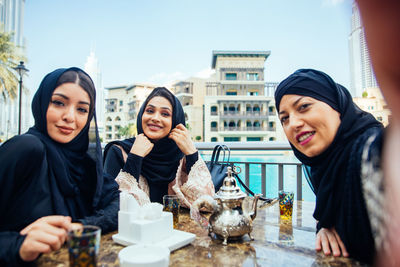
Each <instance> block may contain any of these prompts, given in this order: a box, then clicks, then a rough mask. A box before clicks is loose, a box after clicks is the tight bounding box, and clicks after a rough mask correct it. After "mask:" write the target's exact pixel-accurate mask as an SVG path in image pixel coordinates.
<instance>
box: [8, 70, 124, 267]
mask: <svg viewBox="0 0 400 267" xmlns="http://www.w3.org/2000/svg"><path fill="white" fill-rule="evenodd" d="M94 107H95V88H94V85H93V82H92V80H91V79H90V77H89V76H88V75H87V74H86V73H85V72H83V71H82V70H81V69H78V68H69V69H57V70H55V71H53V72H51V73H49V74H48V75H47V76H46V77H45V78H44V79H43V81H42V83H41V84H40V87H39V89H38V90H37V92H36V93H35V96H34V98H33V101H32V112H33V117H34V119H35V125H34V126H33V127H32V128H30V129H29V130H28V132H27V133H25V134H23V135H20V136H15V137H13V138H11V139H10V140H8V141H7V142H5V143H4V144H3V145H2V146H1V147H0V162H1V165H0V190H1V193H0V214H1V217H0V265H1V266H17V265H20V264H23V263H24V262H25V263H26V262H30V261H33V260H35V259H36V258H37V257H38V256H39V255H40V254H42V253H48V252H51V251H54V250H57V249H59V248H60V246H61V245H62V244H63V243H64V241H65V239H66V233H67V231H68V230H69V229H70V228H71V227H73V224H72V223H71V222H75V223H81V224H92V225H98V226H100V227H101V228H102V230H103V231H104V232H107V231H111V230H115V229H116V227H117V211H118V185H117V184H116V183H115V181H114V180H113V178H112V177H108V176H106V177H105V178H103V172H102V158H101V147H100V142H99V138H98V132H97V125H96V120H95V126H96V127H95V128H96V139H97V148H96V158H95V159H92V158H91V157H90V156H89V155H88V154H87V151H88V145H89V137H88V132H89V125H90V121H91V120H92V118H93V117H94V118H95V119H96V117H95V110H94Z"/></svg>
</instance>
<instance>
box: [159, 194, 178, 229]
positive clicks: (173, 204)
mask: <svg viewBox="0 0 400 267" xmlns="http://www.w3.org/2000/svg"><path fill="white" fill-rule="evenodd" d="M163 204H164V211H169V212H172V217H173V222H174V228H176V227H177V226H178V223H179V212H180V206H181V205H180V200H179V198H178V197H177V196H176V195H165V196H163Z"/></svg>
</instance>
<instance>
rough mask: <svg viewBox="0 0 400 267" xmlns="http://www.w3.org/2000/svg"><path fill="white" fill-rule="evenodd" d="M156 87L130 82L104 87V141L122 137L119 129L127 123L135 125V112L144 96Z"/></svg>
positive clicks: (144, 98)
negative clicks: (130, 83) (129, 83)
mask: <svg viewBox="0 0 400 267" xmlns="http://www.w3.org/2000/svg"><path fill="white" fill-rule="evenodd" d="M154 88H156V86H154V85H149V84H132V85H124V86H116V87H106V88H105V90H107V98H106V99H105V114H104V118H105V122H104V133H105V138H104V142H110V141H113V140H118V139H124V138H125V136H121V134H120V129H121V128H122V127H126V126H128V125H129V124H133V125H136V119H137V113H138V112H139V109H140V107H141V105H142V104H143V102H144V101H145V100H146V97H147V96H148V95H149V94H150V93H151V91H153V89H154Z"/></svg>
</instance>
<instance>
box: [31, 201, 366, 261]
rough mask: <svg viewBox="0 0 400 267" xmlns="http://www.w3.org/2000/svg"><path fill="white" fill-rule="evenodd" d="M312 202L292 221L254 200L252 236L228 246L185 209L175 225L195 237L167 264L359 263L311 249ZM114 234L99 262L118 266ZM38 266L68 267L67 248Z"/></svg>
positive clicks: (301, 205) (298, 206)
mask: <svg viewBox="0 0 400 267" xmlns="http://www.w3.org/2000/svg"><path fill="white" fill-rule="evenodd" d="M261 202H262V201H261ZM314 205H315V203H313V202H304V201H298V202H295V204H294V208H293V216H292V220H283V219H281V218H280V216H279V205H278V204H277V203H276V202H275V203H272V204H264V205H263V203H260V201H259V205H258V206H259V207H258V209H257V217H256V219H255V220H254V221H253V232H252V235H253V237H254V240H250V238H249V236H248V235H245V236H244V237H243V238H241V239H240V240H235V241H229V242H228V245H227V246H224V245H222V240H220V239H217V238H215V236H213V237H210V236H209V235H208V232H207V231H206V230H205V229H203V228H201V227H200V226H199V225H198V224H197V223H196V222H194V221H193V220H192V219H190V216H189V213H188V211H186V212H183V213H182V214H181V215H180V217H179V225H178V229H179V230H182V231H187V232H191V233H194V234H196V239H195V240H194V241H193V242H192V243H191V244H190V245H188V246H185V247H183V248H180V249H178V250H175V251H173V252H172V253H171V256H170V266H193V267H194V266H312V267H314V266H364V265H362V264H360V263H358V262H356V261H354V260H352V259H349V258H343V257H333V256H325V255H323V254H322V253H317V252H316V251H315V225H316V222H315V220H314V218H313V217H312V213H313V211H314ZM115 233H116V232H113V233H109V234H106V235H103V236H102V239H101V246H100V253H99V263H98V266H103V267H106V266H107V267H108V266H119V262H118V252H119V251H120V250H121V249H122V248H123V246H121V245H118V244H116V243H114V242H113V240H112V238H111V236H112V235H113V234H115ZM37 266H43V267H44V266H52V267H54V266H58V267H63V266H68V251H67V249H66V248H65V247H64V248H62V249H60V250H59V251H56V252H53V253H50V254H47V255H42V256H41V257H40V259H39V260H38V261H37Z"/></svg>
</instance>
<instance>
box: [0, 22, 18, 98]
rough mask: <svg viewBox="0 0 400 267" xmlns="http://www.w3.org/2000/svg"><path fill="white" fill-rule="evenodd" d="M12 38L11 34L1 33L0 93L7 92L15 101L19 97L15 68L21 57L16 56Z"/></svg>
mask: <svg viewBox="0 0 400 267" xmlns="http://www.w3.org/2000/svg"><path fill="white" fill-rule="evenodd" d="M0 28H1V26H0ZM0 30H1V29H0ZM11 37H12V34H10V33H5V32H0V93H2V94H6V92H7V95H8V96H9V97H10V98H11V99H14V98H15V97H16V96H17V95H18V94H17V92H18V77H17V73H16V72H15V70H14V69H13V68H14V67H16V66H17V64H16V62H19V59H21V57H19V56H18V55H17V54H16V52H15V45H14V43H13V42H11Z"/></svg>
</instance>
